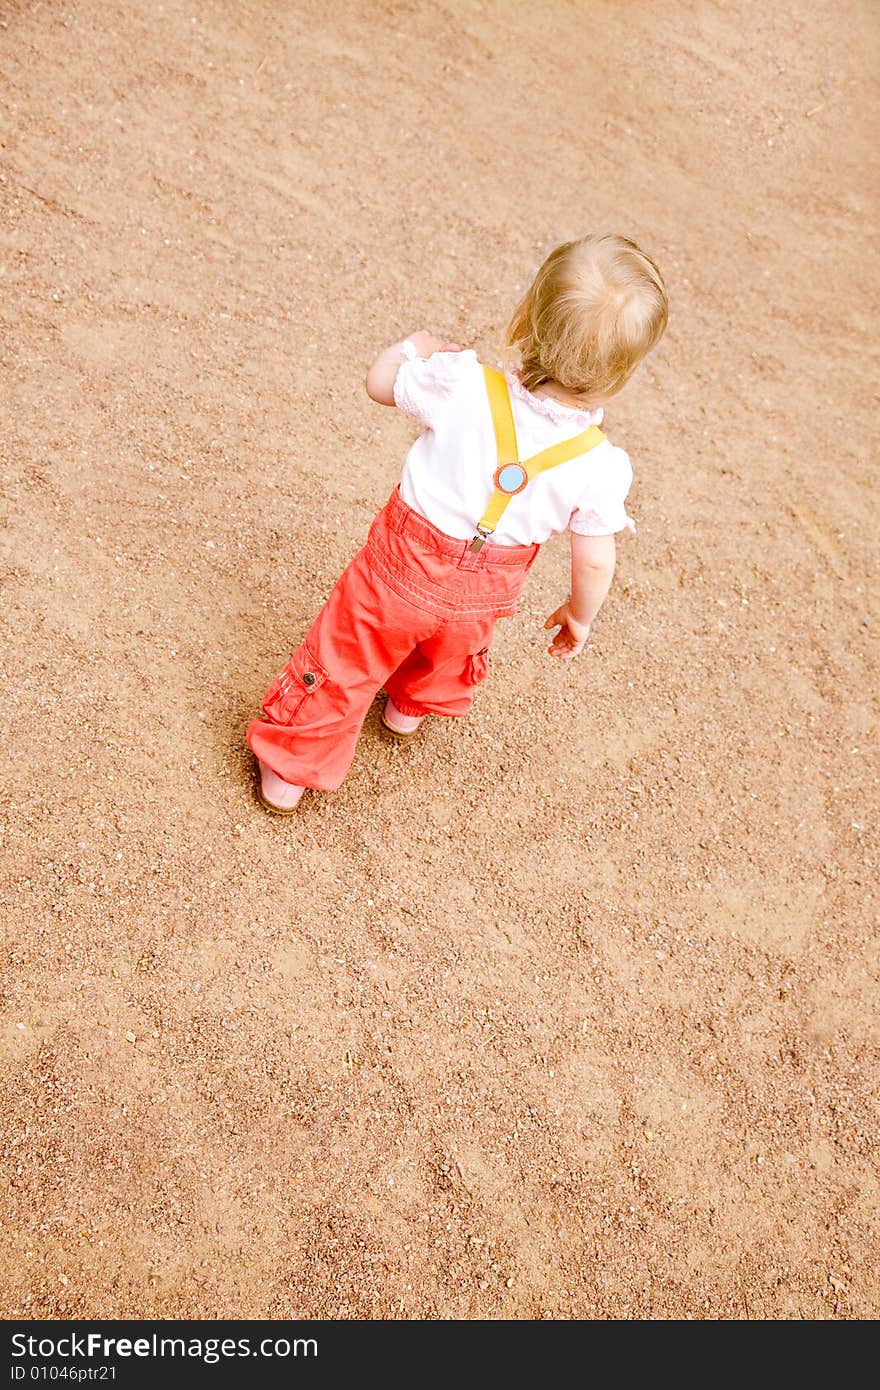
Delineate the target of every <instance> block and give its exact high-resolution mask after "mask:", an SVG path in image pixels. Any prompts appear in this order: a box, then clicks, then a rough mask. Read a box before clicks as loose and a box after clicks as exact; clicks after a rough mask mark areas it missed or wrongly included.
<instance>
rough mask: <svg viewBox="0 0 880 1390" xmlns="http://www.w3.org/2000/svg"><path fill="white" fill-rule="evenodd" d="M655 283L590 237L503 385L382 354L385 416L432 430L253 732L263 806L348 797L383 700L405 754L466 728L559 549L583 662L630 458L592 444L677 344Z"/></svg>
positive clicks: (544, 282)
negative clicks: (608, 406)
mask: <svg viewBox="0 0 880 1390" xmlns="http://www.w3.org/2000/svg"><path fill="white" fill-rule="evenodd" d="M666 317H667V302H666V291H665V289H664V286H663V280H662V278H661V276H660V272H659V270H658V269H657V267H656V265H655V264H654V262H653V261H652V260H651V258H650V257H649V256H646V255H645V253H644V251H640V250H639V248H638V247H637V246H636V245H635V243H634V242H632V241H630V240H629V239H628V238H626V237H623V236H617V235H608V236H597V235H594V236H585V237H582V238H580V239H579V240H577V241H568V242H565V243H564V245H562V246H558V247H557V248H556V250H555V251H553V252H551V254H550V255H549V256H548V257H547V259H546V261H545V262H544V264H543V265H542V266H541V268H540V270H539V271H538V273H537V275H536V277H535V280H534V282H533V284H532V285H531V287H530V289H529V290H528V292H527V294H526V295H525V298H524V299H523V300H522V302H521V304H520V305H519V307H518V308H517V310H516V312H515V313H514V315H513V318H512V319H511V322H510V325H509V327H508V330H507V342H508V344H510V345H512V346H513V347H514V348H516V349H517V350H518V353H519V357H520V364H521V365H520V366H519V367H518V368H513V367H508V368H507V369H506V370H505V371H504V372H496V371H493V370H492V369H491V368H488V367H484V366H482V365H481V363H480V362H478V360H477V356H476V353H474V352H473V351H471V350H470V349H468V350H466V351H462V350H461V349H460V348H459V346H458V344H457V343H449V342H443V341H442V340H441V339H439V338H435V337H433V336H432V334H430V333H426V332H418V333H412V334H411V335H410V336H409V337H408V338H407V339H405V340H404V341H403V342H400V343H395V344H394V345H393V346H392V347H389V348H386V349H385V351H384V352H383V353H381V354H380V355H379V357H377V358H376V361H375V362H374V363H373V365H372V367H371V368H370V370H369V371H368V372H367V378H366V389H367V394H368V395H369V396H370V397H371V399H372V400H374V401H378V402H379V404H380V405H396V406H398V407H399V409H401V410H404V411H406V412H407V414H409V415H413V416H414V417H415V418H416V419H417V420H418V421H419V423H420V424H421V425H422V427H423V433H421V434H420V435H419V437H418V439H417V440H416V441H415V443H414V444H413V446H412V448H411V449H410V451H409V453H408V454H407V458H406V463H405V464H404V468H403V476H402V478H401V481H400V483H399V485H398V486H397V487H396V488H395V489H394V491H393V492H392V494H391V497H390V498H389V500H388V502H387V503H386V504H385V506H384V507H383V508H382V510H381V511H380V512H379V514H378V516H377V517H376V518H375V520H374V521H373V523H372V526H371V528H370V532H369V535H368V537H367V543H366V545H365V547H364V548H363V550H361V551H360V553H359V554H358V555H356V556H355V558H354V559H353V560H352V562H351V564H350V565H349V566H348V568H347V569H346V570H345V572H344V573H343V575H342V577H341V578H340V579H339V581H338V582H337V584H336V587H335V588H334V590H333V592H332V593H331V595H330V597H329V599H328V600H327V602H326V604H325V605H324V607H323V609H322V610H321V612H320V613H319V614H318V617H317V618H316V619H315V621H314V623H313V624H312V627H311V628H310V630H309V632H308V633H307V634H306V637H305V640H304V641H303V642H302V644H301V645H300V646H299V647H298V648H297V649H296V651H295V652H294V653H293V656H292V657H291V658H290V660H289V661H288V663H287V665H286V666H285V668H284V670H283V671H282V672H281V674H280V676H279V677H278V679H277V680H275V681H273V683H272V685H271V686H270V687H269V689H268V691H267V692H266V695H265V698H264V700H263V713H264V715H265V719H257V720H254V722H253V723H252V724H251V725H250V728H249V729H248V732H247V740H248V743H249V745H250V747H251V749H252V750H253V752H254V753H255V754H256V757H257V762H258V767H259V793H258V794H259V797H260V800H261V801H262V803H263V805H264V806H265V807H267V809H268V810H270V811H276V812H278V813H280V814H282V815H288V814H290V812H292V811H293V810H294V809H295V808H296V806H297V803H298V802H299V800H300V797H301V796H302V794H303V792H304V791H305V790H306V788H309V787H310V788H314V789H315V790H318V791H328V790H332V789H334V788H336V787H338V786H339V785H340V783H341V782H342V780H343V778H344V777H345V774H346V773H347V771H348V769H349V766H350V765H351V760H352V758H353V756H354V750H355V745H356V743H357V739H358V734H359V732H360V728H361V725H362V723H363V721H364V718H365V716H366V713H367V711H368V709H369V707H370V704H371V703H372V700H373V698H374V696H375V694H376V692H377V690H378V689H379V688H380V687H382V686H384V688H385V691H386V694H387V696H388V698H387V700H386V703H385V707H384V710H383V713H382V720H383V723H384V725H385V727H386V728H387V729H389V730H390V731H391V732H392V733H393V734H395V735H396V736H398V737H399V738H411V737H412V735H413V734H414V733H415V732H416V730H417V729H418V728H419V726H420V725H421V723H422V722H423V720H424V719H425V717H426V716H427V715H429V714H442V715H452V716H458V715H462V714H466V713H467V711H468V710H469V709H470V706H471V702H472V700H473V694H474V688H475V687H476V686H477V685H478V684H479V682H480V681H482V680H483V679H484V677H485V676H486V674H487V659H488V653H489V646H490V643H491V640H492V633H493V630H494V627H495V622H496V620H497V619H498V618H503V617H507V616H509V615H510V614H512V613H515V612H516V599H517V595H518V594H519V591H520V589H521V588H522V585H523V581H524V580H525V577H526V573H527V572H528V570H529V569H530V568H531V566H532V564H533V563H534V561H535V557H536V556H537V554H538V549H539V547H540V545H541V544H542V542H543V541H545V540H546V539H547V537H548V536H550V535H553V534H555V533H556V532H558V531H565V530H568V531H569V532H570V534H571V593H570V595H569V596H568V598H567V599H566V600H565V601H564V602H563V603H561V604H560V605H559V607H558V608H557V609H555V611H554V612H553V613H551V615H550V617H549V618H548V619H547V621H546V623H545V624H544V626H545V628H554V627H555V628H558V629H559V631H558V632H557V633H556V634H555V636H554V637H553V639H552V642H551V644H550V646H549V648H548V651H549V652H550V654H551V655H552V656H556V657H561V658H562V659H563V660H568V659H570V658H571V657H574V656H577V654H578V652H580V651H581V649H582V648H583V646H584V643H585V642H586V640H587V638H588V636H589V632H590V624H591V623H592V622H593V619H594V618H595V616H596V614H597V613H598V611H599V608H600V607H601V605H602V602H603V600H604V599H605V596H606V594H607V593H608V590H609V588H610V585H611V579H612V576H613V574H614V564H615V542H614V535H615V532H617V531H622V530H624V529H625V528H627V527H629V528H631V529H635V528H634V526H633V523H632V521H631V520H630V518H629V517H628V516H627V514H626V511H625V509H624V501H625V499H626V495H627V493H628V492H629V487H630V483H631V481H632V469H631V468H630V462H629V458H628V457H627V455H626V454H625V453H624V451H623V450H622V449H618V448H615V447H614V446H613V445H612V444H611V443H609V441H608V440H607V439H606V438H605V436H604V434H603V433H602V431H601V430H600V429H599V428H598V426H599V425H600V423H601V421H602V417H603V410H602V406H603V403H604V402H605V401H607V400H608V399H609V397H611V396H613V395H615V393H616V392H618V391H619V390H620V389H621V387H622V386H623V385H624V384H625V382H626V381H627V380H628V379H629V377H630V376H631V374H632V372H633V371H634V370H635V368H636V366H637V365H638V363H639V362H640V361H641V360H642V358H643V357H644V356H645V355H646V354H647V353H648V352H649V351H650V350H651V348H653V347H654V346H655V344H656V343H657V342H658V341H659V339H660V337H661V335H662V333H663V330H664V329H665V327H666Z"/></svg>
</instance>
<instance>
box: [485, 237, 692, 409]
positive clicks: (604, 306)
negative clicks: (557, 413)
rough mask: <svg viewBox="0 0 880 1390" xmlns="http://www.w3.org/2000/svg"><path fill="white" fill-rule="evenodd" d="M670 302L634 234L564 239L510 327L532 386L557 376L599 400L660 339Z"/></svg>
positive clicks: (626, 376) (527, 383) (525, 378)
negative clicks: (630, 236) (630, 238)
mask: <svg viewBox="0 0 880 1390" xmlns="http://www.w3.org/2000/svg"><path fill="white" fill-rule="evenodd" d="M667 313H668V306H667V301H666V290H665V288H664V285H663V279H662V277H661V275H660V271H659V270H658V269H657V267H656V266H655V264H654V262H653V261H652V260H651V258H650V256H646V255H645V253H644V251H640V250H639V248H638V246H636V244H635V242H634V241H630V240H629V238H628V237H625V236H618V235H616V234H615V233H610V234H608V235H605V236H599V235H591V236H585V237H580V238H579V239H578V240H577V241H566V242H564V243H563V245H562V246H557V248H556V250H555V251H551V252H550V255H549V256H548V257H547V259H546V261H545V262H544V264H543V265H542V266H541V269H540V270H539V271H538V273H537V275H536V276H535V278H534V280H533V282H532V284H531V286H530V288H529V290H528V292H527V293H526V295H525V298H524V299H523V300H522V302H521V303H520V305H519V306H518V308H517V310H516V312H515V313H514V315H513V318H512V319H511V320H510V323H509V325H508V328H507V342H508V343H509V344H511V345H512V346H513V347H515V348H517V349H518V350H519V354H520V360H521V363H522V369H521V378H522V382H523V385H524V386H525V387H526V388H527V390H530V391H532V390H534V388H535V387H536V386H540V385H542V384H543V383H544V382H546V381H556V382H558V383H559V384H560V386H562V387H564V388H565V389H566V390H567V391H571V392H573V393H574V394H575V395H579V396H583V397H584V398H585V399H586V400H590V401H593V402H596V403H598V402H599V401H604V400H607V399H608V397H609V396H613V395H615V394H616V392H618V391H619V390H620V388H621V387H622V386H624V385H625V384H626V382H627V381H628V379H629V377H630V376H631V375H632V373H633V372H634V371H635V369H636V367H637V366H638V364H639V363H640V362H641V360H642V358H643V357H645V356H646V355H647V354H648V353H649V352H650V351H651V348H652V347H654V346H655V345H656V344H657V343H658V342H659V340H660V338H661V337H662V335H663V330H664V329H665V327H666V318H667Z"/></svg>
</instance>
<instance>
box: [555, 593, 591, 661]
mask: <svg viewBox="0 0 880 1390" xmlns="http://www.w3.org/2000/svg"><path fill="white" fill-rule="evenodd" d="M544 627H545V628H548V627H558V628H559V631H558V632H557V633H556V636H555V637H554V638H553V641H552V642H551V643H550V646H549V647H548V648H547V650H548V652H549V653H550V655H551V656H558V657H561V659H562V660H563V661H570V660H571V658H572V657H573V656H577V655H578V653H579V652H582V651H583V649H584V647H585V646H586V644H587V638H588V637H589V635H590V624H589V623H582V622H580V621H579V620H578V619H577V618H576V617H574V615H573V614H572V611H571V606H570V604H568V603H563V604H561V605H560V606H559V608H557V609H556V612H555V613H551V614H550V617H549V618H548V619H547V621H546V623H545V624H544Z"/></svg>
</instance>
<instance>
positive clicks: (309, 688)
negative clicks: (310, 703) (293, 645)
mask: <svg viewBox="0 0 880 1390" xmlns="http://www.w3.org/2000/svg"><path fill="white" fill-rule="evenodd" d="M326 680H327V672H326V671H325V670H324V667H323V666H322V665H321V664H320V662H318V661H316V660H315V658H314V657H313V656H312V654H311V652H310V651H309V649H308V647H307V646H306V644H305V643H303V644H302V646H300V647H297V649H296V651H295V652H294V653H293V656H292V657H291V658H290V660H289V661H288V663H287V665H286V666H285V668H284V670H283V671H282V672H281V675H280V676H279V677H278V679H277V680H275V681H273V682H272V684H271V685H270V686H269V689H268V690H267V691H266V694H265V696H264V698H263V713H264V714H265V716H266V718H267V719H271V721H272V723H273V724H292V723H293V721H294V719H296V718H297V716H298V715H299V713H300V710H301V708H302V706H303V704H304V703H305V701H306V700H307V699H308V698H309V696H310V695H313V694H314V693H315V691H316V690H320V689H321V686H322V685H323V684H324V682H325V681H326Z"/></svg>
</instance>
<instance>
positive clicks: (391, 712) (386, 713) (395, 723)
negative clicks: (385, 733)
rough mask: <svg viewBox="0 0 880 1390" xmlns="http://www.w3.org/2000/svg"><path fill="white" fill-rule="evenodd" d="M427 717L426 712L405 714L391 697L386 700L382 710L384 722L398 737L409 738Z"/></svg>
mask: <svg viewBox="0 0 880 1390" xmlns="http://www.w3.org/2000/svg"><path fill="white" fill-rule="evenodd" d="M426 717H427V716H426V715H424V714H403V713H402V711H401V710H399V709H398V708H397V706H396V705H395V704H394V702H393V701H392V700H390V699H388V700H386V701H385V708H384V709H383V711H382V723H383V724H384V725H385V728H386V729H390V730H391V732H392V733H393V734H397V736H398V738H409V737H410V735H411V734H414V733H415V731H416V729H417V728H418V727H419V725H420V724H421V722H422V720H423V719H425V718H426Z"/></svg>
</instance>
